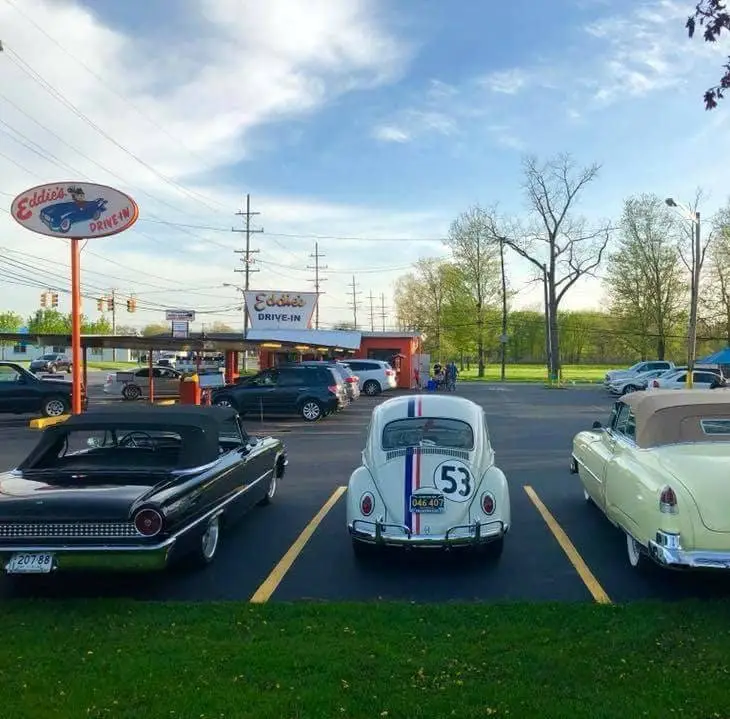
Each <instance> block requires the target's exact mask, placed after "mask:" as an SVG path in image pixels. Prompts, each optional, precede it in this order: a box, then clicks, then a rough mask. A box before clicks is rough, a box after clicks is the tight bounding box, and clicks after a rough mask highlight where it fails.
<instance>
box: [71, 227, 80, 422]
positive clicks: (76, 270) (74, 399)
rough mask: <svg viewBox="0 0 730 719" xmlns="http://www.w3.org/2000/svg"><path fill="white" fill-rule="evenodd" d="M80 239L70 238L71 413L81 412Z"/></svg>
mask: <svg viewBox="0 0 730 719" xmlns="http://www.w3.org/2000/svg"><path fill="white" fill-rule="evenodd" d="M80 242H81V240H79V239H78V238H72V239H71V358H72V359H71V361H72V363H73V375H72V382H73V384H72V394H71V413H72V414H81V372H82V368H81V364H82V359H81V245H80Z"/></svg>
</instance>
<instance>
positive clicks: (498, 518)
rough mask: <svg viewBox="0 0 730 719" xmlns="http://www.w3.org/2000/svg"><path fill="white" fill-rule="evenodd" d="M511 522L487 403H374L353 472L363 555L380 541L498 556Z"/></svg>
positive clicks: (352, 509) (351, 522) (351, 491)
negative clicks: (358, 463) (486, 412)
mask: <svg viewBox="0 0 730 719" xmlns="http://www.w3.org/2000/svg"><path fill="white" fill-rule="evenodd" d="M510 524H511V509H510V494H509V487H508V484H507V479H506V477H505V476H504V474H503V472H502V471H501V470H500V469H499V468H498V467H497V466H496V465H495V463H494V450H493V449H492V446H491V443H490V439H489V431H488V428H487V422H486V417H485V415H484V411H483V410H482V408H481V407H480V406H479V405H477V404H475V403H474V402H471V401H470V400H467V399H464V398H463V397H454V396H450V397H445V396H435V395H433V394H428V395H416V396H411V397H396V398H394V399H390V400H388V401H386V402H383V403H382V404H381V405H379V406H378V407H376V408H375V410H374V411H373V414H372V418H371V421H370V429H369V433H368V438H367V444H366V446H365V450H364V451H363V454H362V465H361V466H360V467H358V468H357V469H356V470H355V471H354V472H353V473H352V475H351V477H350V481H349V485H348V492H347V527H348V530H349V532H350V537H351V539H352V544H353V549H354V551H355V554H356V556H362V555H363V554H366V553H368V552H369V551H372V549H373V548H374V547H376V546H383V545H386V546H400V547H424V548H427V547H437V548H451V547H457V546H465V547H471V548H473V549H477V550H480V551H481V552H483V553H485V554H487V555H488V556H491V557H492V558H493V559H498V558H499V557H500V556H501V554H502V549H503V545H504V537H505V535H506V534H507V532H508V530H509V528H510Z"/></svg>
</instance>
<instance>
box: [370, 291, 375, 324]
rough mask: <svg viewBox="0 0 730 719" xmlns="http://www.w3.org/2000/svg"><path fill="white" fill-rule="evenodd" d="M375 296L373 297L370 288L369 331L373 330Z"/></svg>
mask: <svg viewBox="0 0 730 719" xmlns="http://www.w3.org/2000/svg"><path fill="white" fill-rule="evenodd" d="M374 301H375V298H374V297H373V291H372V290H370V331H371V332H375V304H374Z"/></svg>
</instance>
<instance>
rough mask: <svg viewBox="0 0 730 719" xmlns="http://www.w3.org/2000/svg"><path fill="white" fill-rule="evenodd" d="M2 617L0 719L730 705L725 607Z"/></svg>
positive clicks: (94, 610)
mask: <svg viewBox="0 0 730 719" xmlns="http://www.w3.org/2000/svg"><path fill="white" fill-rule="evenodd" d="M3 610H4V611H3V615H4V616H3V631H2V643H1V644H0V681H2V684H3V686H4V687H5V689H4V690H3V692H2V697H1V698H0V702H2V708H1V710H0V715H1V716H2V717H3V719H40V718H41V717H42V718H43V719H56V718H61V717H63V718H66V717H68V718H69V719H70V718H71V717H74V718H76V717H88V718H89V719H101V718H102V717H112V718H115V717H120V718H124V719H127V718H128V719H138V717H174V718H175V719H187V718H188V717H190V718H193V717H195V718H196V719H199V718H200V717H206V718H211V719H212V718H213V717H226V718H230V719H246V718H248V717H251V718H254V717H255V718H256V719H267V718H270V719H290V718H293V717H301V718H302V719H305V718H306V719H310V718H311V719H314V718H319V717H322V719H329V718H330V717H348V718H350V719H354V718H359V717H363V718H365V717H368V718H370V717H374V718H381V717H382V718H387V719H417V718H419V717H423V718H424V719H426V718H428V719H438V718H440V717H451V716H453V717H458V718H459V719H471V718H472V717H473V718H475V719H476V718H477V717H479V718H480V719H481V718H482V717H490V716H491V717H507V716H509V717H514V719H518V717H519V718H521V717H541V719H544V718H545V717H560V718H561V719H562V718H564V717H570V718H571V719H573V718H577V717H590V719H603V718H607V717H617V718H618V717H620V718H622V719H624V718H631V717H662V719H663V718H664V717H669V716H683V717H698V718H699V717H708V718H709V717H727V716H728V707H729V706H730V692H729V691H728V675H729V674H728V672H729V670H730V659H729V658H728V647H730V621H729V620H730V608H729V607H728V605H727V604H721V603H684V604H683V603H666V604H641V603H637V604H632V605H628V606H605V605H604V606H599V605H595V604H589V603H585V604H574V605H570V604H560V605H557V604H547V603H546V604H529V605H527V604H506V605H496V604H440V605H430V606H429V605H410V604H394V603H375V602H373V603H370V604H329V603H299V604H271V605H250V604H246V603H231V604H208V603H196V604H171V603H133V602H122V601H104V600H101V601H91V602H77V603H73V602H61V601H59V602H52V603H41V602H28V601H24V602H20V601H18V602H7V603H4V604H3Z"/></svg>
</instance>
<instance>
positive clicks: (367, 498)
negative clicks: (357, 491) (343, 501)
mask: <svg viewBox="0 0 730 719" xmlns="http://www.w3.org/2000/svg"><path fill="white" fill-rule="evenodd" d="M373 509H375V501H374V499H373V495H372V494H370V492H366V493H365V494H363V495H362V497H361V499H360V511H361V512H362V514H363V516H365V517H369V516H370V515H371V514H372V513H373Z"/></svg>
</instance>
